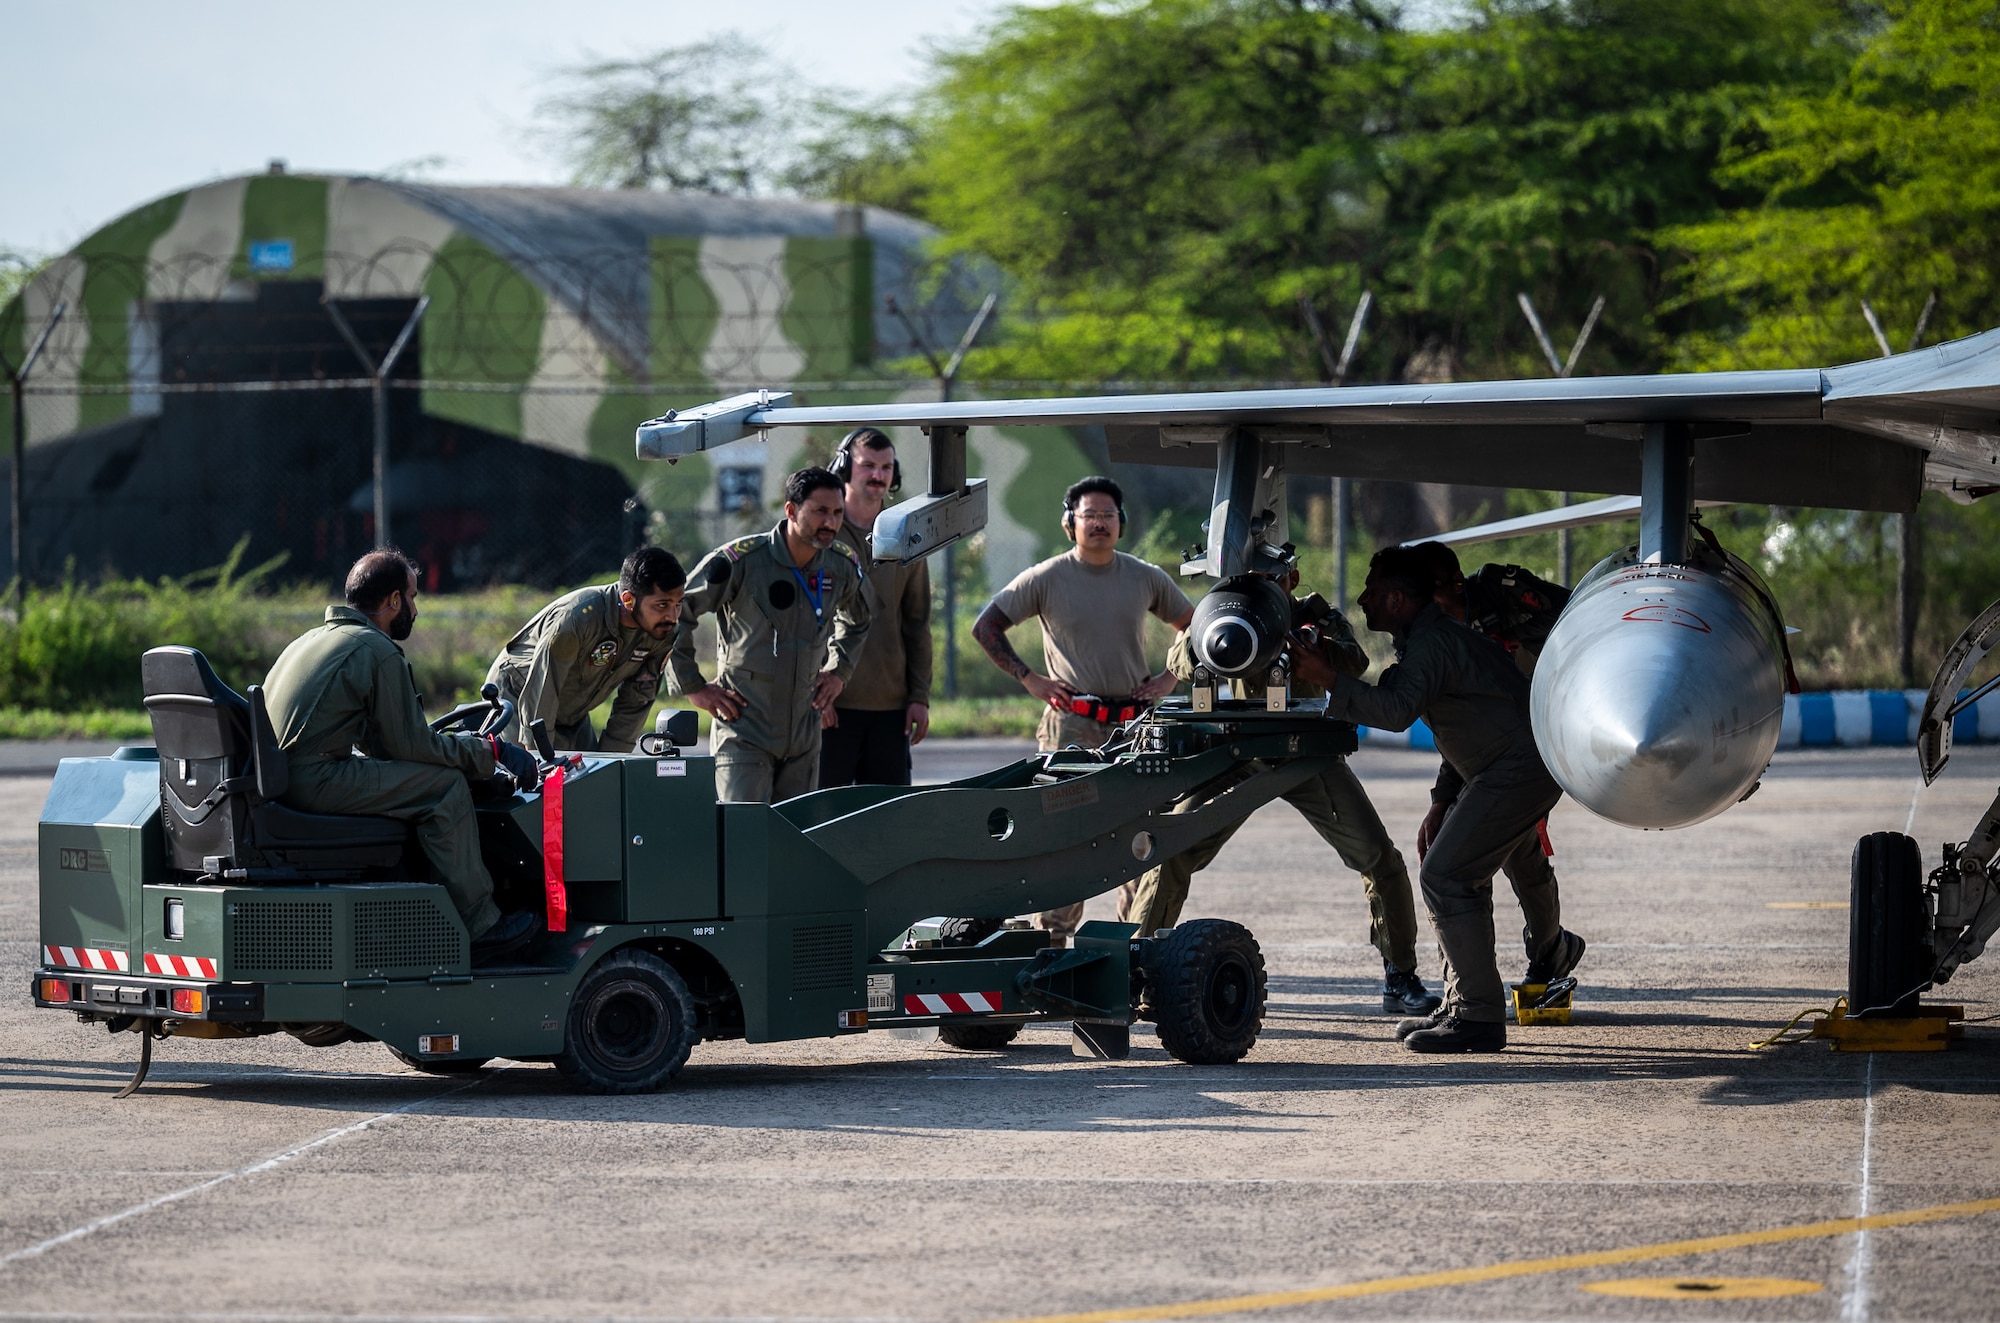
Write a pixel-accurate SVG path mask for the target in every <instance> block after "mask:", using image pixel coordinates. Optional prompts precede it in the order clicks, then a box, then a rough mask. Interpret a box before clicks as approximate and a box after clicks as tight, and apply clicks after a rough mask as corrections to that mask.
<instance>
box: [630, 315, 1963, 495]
mask: <svg viewBox="0 0 2000 1323" xmlns="http://www.w3.org/2000/svg"><path fill="white" fill-rule="evenodd" d="M1655 422H1676V423H1686V424H1689V425H1690V427H1691V428H1692V432H1693V437H1694V455H1695V458H1694V470H1693V475H1692V480H1693V493H1692V494H1693V496H1694V497H1695V498H1696V499H1697V500H1702V501H1745V502H1754V503H1759V504H1785V505H1815V506H1830V507H1840V508H1847V509H1858V510H1908V509H1912V508H1914V507H1915V504H1916V500H1917V497H1918V496H1919V495H1920V494H1921V492H1922V490H1923V489H1924V488H1925V487H1926V486H1929V487H1934V488H1941V489H1944V490H1947V491H1952V492H1955V493H1958V494H1960V495H1961V497H1962V498H1963V499H1970V498H1971V497H1973V496H1979V495H1984V494H1986V492H1987V491H1990V490H1993V489H1995V488H2000V330H1994V331H1986V332H1982V333H1981V334H1979V335H1975V336H1971V337H1968V338H1966V339H1963V340H1956V341H1952V342H1950V343H1947V344H1942V345H1936V346H1933V347H1931V348H1928V349H1921V350H1917V351H1916V352H1914V353H1908V354H1898V355H1896V356H1894V357H1892V358H1885V359H1878V360H1873V361H1870V362H1865V363H1855V364H1849V365H1847V366H1843V367H1833V368H1796V369H1779V370H1772V371H1760V372H1711V373H1685V374H1678V375H1662V376H1629V377H1584V378H1570V379H1567V380H1562V379H1545V380H1530V381H1474V382H1452V383H1447V384H1443V385H1401V386H1349V387H1344V388H1340V387H1317V388H1308V389H1297V390H1256V391H1189V392H1180V393H1174V394H1159V395H1091V396H1076V397H1069V398H1053V399H1024V400H962V401H956V402H951V403H914V404H863V405H840V406H828V407H798V406H793V405H792V404H791V398H790V396H788V395H783V394H779V393H773V392H768V391H760V392H756V393H754V394H750V395H742V396H737V397H735V398H734V399H730V400H724V401H721V402H719V403H717V404H712V405H706V406H703V407H702V408H700V409H691V410H687V411H685V412H682V413H678V414H673V415H669V416H667V417H664V418H659V419H655V420H653V421H652V422H649V423H647V424H644V425H643V426H641V427H640V429H639V432H638V448H639V454H640V456H641V457H642V458H670V457H673V456H678V455H684V454H693V453H696V452H698V451H701V450H708V449H713V448H714V447H715V446H718V445H723V444H727V443H728V442H729V441H733V440H735V439H737V438H738V437H740V436H743V435H746V434H748V433H749V432H752V431H758V430H762V429H764V428H770V427H790V426H837V427H852V426H856V425H858V424H862V423H872V424H876V425H878V426H896V425H904V426H925V427H931V426H945V427H977V426H1015V427H1020V426H1038V425H1056V426H1070V427H1078V426H1100V427H1103V428H1104V429H1105V434H1106V439H1107V441H1108V442H1109V445H1110V450H1111V455H1112V457H1113V458H1114V459H1117V460H1119V461H1121V462H1124V463H1142V464H1177V465H1186V466H1190V467H1201V468H1210V467H1213V465H1214V464H1215V459H1216V451H1215V449H1214V447H1215V445H1216V443H1217V442H1219V441H1220V440H1221V439H1222V437H1223V436H1224V434H1225V433H1226V432H1227V431H1228V430H1229V429H1231V428H1242V429H1246V430H1248V431H1251V432H1253V433H1255V434H1256V435H1258V436H1259V437H1261V438H1262V439H1263V440H1265V441H1272V442H1284V443H1294V444H1296V446H1297V450H1296V451H1290V450H1288V452H1287V456H1286V471H1287V472H1288V473H1291V474H1326V475H1331V476H1341V477H1353V478H1379V479H1394V480H1401V481H1414V482H1454V483H1467V484H1473V485H1484V486H1498V487H1538V488H1557V489H1562V488H1566V489H1569V490H1572V491H1596V492H1619V493H1636V492H1637V491H1638V490H1639V467H1640V436H1641V428H1642V427H1643V425H1644V424H1647V423H1655Z"/></svg>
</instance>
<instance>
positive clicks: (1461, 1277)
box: [1006, 1199, 2000, 1323]
mask: <svg viewBox="0 0 2000 1323" xmlns="http://www.w3.org/2000/svg"><path fill="white" fill-rule="evenodd" d="M1983 1213H2000V1199H1975V1200H1971V1201H1969V1202H1967V1203H1959V1204H1937V1205H1934V1206H1933V1207H1930V1208H1912V1209H1907V1210H1905V1211H1904V1212H1900V1213H1877V1214H1874V1215H1872V1216H1869V1217H1839V1218H1835V1219H1833V1220H1832V1221H1829V1222H1808V1223H1806V1224H1804V1225H1803V1226H1795V1227H1774V1228H1772V1229H1770V1230H1768V1231H1742V1232H1737V1233H1735V1234H1733V1235H1727V1236H1702V1237H1700V1238H1698V1239H1695V1240H1669V1241H1663V1242H1661V1243H1660V1244H1657V1245H1634V1246H1632V1247H1630V1248H1627V1249H1611V1250H1595V1251H1592V1252H1591V1253H1588V1254H1562V1255H1558V1256H1556V1257H1554V1258H1548V1259H1515V1260H1513V1261H1511V1262H1507V1263H1489V1264H1487V1265H1486V1266H1485V1267H1482V1268H1452V1269H1449V1270H1447V1271H1444V1272H1425V1273H1414V1274H1412V1275H1410V1276H1407V1277H1377V1278H1375V1279H1374V1280H1373V1281H1366V1282H1345V1283H1342V1284H1341V1285H1339V1286H1313V1287H1307V1288H1305V1289H1304V1290H1298V1291H1265V1292H1261V1293H1259V1294H1256V1295H1230V1296H1220V1297H1217V1298H1215V1299H1210V1300H1182V1301H1177V1302H1174V1303H1171V1304H1161V1305H1135V1306H1133V1307H1132V1308H1129V1309H1093V1310H1088V1311H1086V1312H1083V1313H1077V1314H1041V1315H1037V1316H1034V1317H1031V1318H1019V1319H1010V1320H1006V1323H1133V1321H1135V1320H1146V1319H1162V1318H1200V1317H1202V1316H1204V1315H1209V1314H1247V1313H1252V1312H1254V1311H1256V1310H1261V1309H1287V1308H1290V1307H1291V1306H1293V1305H1311V1304H1319V1303H1321V1302H1323V1301H1327V1300H1359V1299H1363V1298H1365V1297H1368V1296H1376V1295H1395V1294H1398V1293H1400V1292H1404V1291H1428V1290H1432V1289H1435V1288H1437V1287H1440V1286H1477V1285H1479V1284H1480V1283H1483V1282H1501V1281H1507V1280H1508V1279H1510V1278H1515V1277H1536V1276H1540V1275H1542V1274H1545V1273H1553V1272H1573V1271H1575V1270H1576V1269H1578V1268H1608V1267H1612V1266H1614V1265H1616V1264H1621V1263H1643V1262H1645V1261H1646V1260H1648V1259H1673V1258H1679V1257H1681V1256H1682V1255H1685V1254H1713V1253H1715V1252H1717V1251H1718V1250H1734V1249H1752V1248H1755V1247H1756V1246H1759V1245H1783V1244H1787V1243H1789V1242H1791V1241H1795V1240H1820V1239H1824V1238H1826V1237H1830V1236H1846V1235H1851V1234H1853V1233H1854V1232H1856V1231H1879V1230H1882V1229H1884V1228H1888V1227H1907V1226H1917V1225H1919V1224H1921V1223H1925V1222H1949V1221H1952V1220H1953V1219H1956V1218H1962V1217H1978V1216H1980V1215H1981V1214H1983Z"/></svg>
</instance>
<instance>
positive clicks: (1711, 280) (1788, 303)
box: [1661, 0, 2000, 368]
mask: <svg viewBox="0 0 2000 1323" xmlns="http://www.w3.org/2000/svg"><path fill="white" fill-rule="evenodd" d="M1886 15H1887V20H1888V21H1887V22H1886V23H1885V24H1883V25H1882V26H1881V27H1880V29H1879V31H1877V32H1876V33H1875V34H1874V36H1873V38H1872V39H1871V40H1869V41H1868V42H1867V43H1866V45H1865V47H1864V48H1863V49H1861V50H1860V52H1859V53H1858V55H1857V56H1856V58H1854V59H1853V60H1852V62H1851V64H1850V66H1849V68H1848V69H1847V70H1845V71H1844V73H1843V75H1842V77H1841V78H1840V79H1839V80H1838V82H1837V84H1836V85H1835V86H1834V87H1832V88H1830V89H1827V90H1825V91H1821V92H1817V93H1812V94H1800V95H1794V96H1790V97H1786V98H1782V99H1779V100H1777V101H1775V102H1774V103H1772V104H1770V105H1767V106H1764V107H1761V108H1759V109H1758V110H1757V111H1756V113H1755V114H1754V115H1753V117H1752V120H1751V124H1750V126H1749V128H1750V131H1749V132H1748V133H1746V134H1745V136H1744V137H1743V138H1742V140H1741V141H1740V142H1739V143H1738V144H1737V145H1736V146H1735V148H1734V150H1733V151H1732V152H1731V153H1730V154H1729V156H1728V158H1727V160H1726V161H1725V162H1724V164H1723V168H1722V177H1723V179H1724V180H1725V181H1726V182H1727V183H1728V184H1729V185H1730V186H1732V187H1734V188H1738V189H1746V190H1749V191H1751V192H1752V194H1753V195H1754V196H1753V201H1752V202H1751V203H1750V204H1747V205H1743V206H1740V207H1737V208H1734V209H1732V210H1730V211H1729V212H1727V213H1726V214H1724V215H1721V216H1719V217H1716V218H1713V219H1711V220H1708V221H1706V222H1705V223H1698V224H1689V225H1682V226H1678V227H1673V228H1669V229H1667V230H1665V231H1664V232H1663V234H1662V235H1661V239H1662V241H1663V242H1664V243H1666V244H1668V245H1671V246H1673V247H1675V248H1678V249H1680V250H1682V251H1684V252H1685V253H1686V254H1687V255H1688V259H1689V260H1688V263H1687V265H1686V266H1685V267H1684V268H1683V270H1682V277H1681V280H1680V282H1679V285H1678V300H1679V303H1680V304H1681V305H1682V306H1686V307H1690V308H1696V309H1700V310H1703V311H1705V312H1706V313H1707V314H1708V316H1709V318H1710V319H1711V323H1712V325H1713V329H1712V330H1709V331H1708V332H1706V333H1702V334H1690V335H1687V336H1685V337H1684V338H1682V339H1681V341H1680V342H1679V343H1678V344H1677V345H1676V346H1675V352H1674V356H1673V361H1674V364H1675V365H1676V366H1679V367H1687V368H1735V367H1779V366H1783V367H1793V366H1803V365H1819V364H1824V363H1830V362H1840V361H1843V360H1850V359H1858V358H1869V357H1873V356H1875V355H1876V354H1877V353H1879V352H1880V350H1879V348H1878V346H1877V345H1876V343H1875V339H1874V336H1873V334H1872V333H1871V332H1870V331H1869V329H1868V327H1867V324H1866V322H1865V321H1864V320H1863V317H1862V314H1861V308H1860V300H1862V299H1864V298H1865V299H1868V300H1869V301H1870V303H1871V304H1872V306H1873V307H1874V308H1875V309H1876V311H1877V312H1878V313H1879V314H1880V316H1881V319H1882V320H1883V321H1884V322H1885V323H1886V325H1887V327H1888V328H1889V330H1890V333H1891V335H1892V336H1893V338H1894V340H1896V341H1902V340H1903V338H1904V337H1905V336H1906V335H1907V334H1908V333H1909V332H1910V330H1911V329H1913V328H1914V326H1915V324H1916V322H1917V320H1918V317H1919V315H1920V312H1921V310H1922V308H1923V307H1924V305H1925V304H1926V302H1927V301H1928V300H1929V299H1930V298H1931V296H1932V295H1933V294H1935V296H1936V299H1937V303H1936V307H1935V310H1934V312H1933V314H1932V317H1931V319H1930V322H1929V338H1930V339H1932V340H1936V339H1940V338H1948V337H1951V336H1956V335H1962V334H1967V333H1969V332H1972V331H1978V330H1984V329H1986V328H1987V327H1990V326H1992V325H1993V324H1994V322H1995V320H1996V316H2000V117H1996V116H1995V114H1994V110H1993V108H1994V106H1995V105H1996V104H2000V3H1996V0H1892V2H1891V3H1889V4H1888V5H1887V6H1886ZM1894 347H1895V348H1897V349H1901V348H1903V347H1904V344H1903V343H1895V344H1894Z"/></svg>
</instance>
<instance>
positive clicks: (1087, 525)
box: [972, 476, 1194, 937]
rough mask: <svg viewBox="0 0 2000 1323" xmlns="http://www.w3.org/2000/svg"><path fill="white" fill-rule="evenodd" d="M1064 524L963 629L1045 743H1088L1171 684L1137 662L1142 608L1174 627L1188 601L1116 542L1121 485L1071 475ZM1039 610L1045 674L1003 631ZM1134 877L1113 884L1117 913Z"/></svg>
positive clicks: (1058, 919) (1051, 925)
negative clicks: (1061, 548)
mask: <svg viewBox="0 0 2000 1323" xmlns="http://www.w3.org/2000/svg"><path fill="white" fill-rule="evenodd" d="M1062 526H1063V532H1064V533H1065V534H1067V535H1068V537H1069V539H1070V541H1071V542H1072V543H1073V544H1074V545H1073V546H1072V547H1071V548H1070V549H1069V550H1068V551H1066V552H1064V553H1063V554H1062V555H1060V556H1056V557H1053V558H1052V559H1049V560H1045V561H1043V562H1042V563H1041V564H1039V565H1033V566H1030V567H1029V568H1027V569H1025V570H1023V571H1021V573H1019V574H1018V575H1016V576H1014V581H1013V582H1012V583H1010V584H1008V585H1007V586H1006V587H1005V588H1002V589H1001V590H1000V591H999V592H998V593H996V594H994V597H993V600H992V601H991V602H990V603H988V604H987V607H986V609H985V610H984V611H982V612H980V614H979V619H978V620H976V621H974V622H973V625H972V636H973V637H974V638H976V639H978V640H979V646H981V647H982V648H984V649H986V655H987V656H989V657H991V658H992V659H993V664H994V665H995V666H998V667H999V668H1000V669H1001V670H1003V671H1005V672H1007V674H1009V675H1011V676H1013V677H1014V678H1015V679H1017V680H1019V681H1020V682H1021V687H1022V688H1023V689H1026V690H1027V691H1028V692H1029V693H1031V694H1033V695H1034V696H1035V697H1036V698H1039V699H1040V700H1041V701H1042V702H1043V703H1044V704H1046V705H1047V709H1048V710H1047V711H1045V712H1043V713H1042V720H1041V725H1040V727H1039V728H1038V729H1037V731H1036V735H1037V738H1038V741H1039V743H1040V745H1041V747H1042V749H1043V750H1044V751H1047V750H1051V749H1063V748H1068V747H1069V746H1070V745H1072V744H1079V745H1082V746H1084V747H1085V748H1091V749H1094V748H1096V747H1098V746H1099V745H1101V744H1103V743H1104V742H1105V740H1107V739H1109V738H1110V737H1111V732H1112V731H1113V730H1114V729H1116V728H1117V727H1118V725H1119V724H1120V723H1121V722H1124V721H1127V720H1130V719H1131V718H1132V717H1134V716H1136V715H1137V714H1138V712H1139V709H1141V708H1143V707H1144V706H1145V705H1146V704H1148V703H1151V702H1153V701H1154V700H1155V699H1158V698H1160V697H1162V696H1163V695H1165V694H1167V693H1168V692H1170V691H1171V690H1172V689H1173V687H1174V677H1173V675H1172V673H1170V672H1168V671H1167V670H1165V669H1162V670H1160V671H1159V672H1158V673H1157V674H1156V673H1155V672H1154V671H1153V669H1152V667H1151V665H1149V664H1148V662H1147V660H1146V616H1147V615H1148V614H1151V615H1154V616H1157V617H1159V618H1160V619H1161V620H1164V621H1166V622H1167V624H1169V625H1171V626H1172V627H1173V628H1174V629H1176V630H1184V629H1186V628H1187V627H1188V622H1189V621H1191V620H1193V619H1194V605H1193V604H1192V603H1190V602H1189V601H1188V599H1187V596H1186V594H1184V593H1182V592H1181V589H1180V585H1179V584H1177V583H1175V582H1174V581H1173V578H1172V577H1171V576H1170V575H1168V574H1167V572H1166V571H1165V570H1163V569H1161V568H1160V567H1159V566H1157V565H1152V564H1148V563H1147V562H1146V561H1143V560H1140V559H1139V558H1138V557H1136V556H1128V555H1126V554H1125V553H1123V552H1121V551H1119V550H1118V538H1119V536H1120V535H1121V534H1122V533H1123V532H1124V530H1125V493H1124V491H1123V490H1121V489H1120V488H1119V486H1118V484H1117V483H1115V482H1113V481H1112V480H1111V479H1109V478H1105V477H1095V476H1094V477H1089V478H1085V479H1083V480H1082V481H1080V482H1077V483H1073V484H1071V486H1070V489H1069V490H1068V491H1067V492H1065V493H1063V514H1062ZM1030 616H1040V617H1041V618H1042V647H1043V655H1044V657H1045V658H1046V659H1047V665H1048V668H1049V673H1048V674H1047V675H1041V674H1039V673H1037V672H1036V671H1035V670H1034V668H1032V667H1030V666H1029V665H1028V664H1027V663H1026V662H1025V661H1022V660H1021V657H1020V654H1019V653H1017V652H1015V651H1014V647H1013V645H1012V644H1011V643H1009V642H1008V641H1007V631H1008V630H1009V629H1012V628H1013V627H1014V626H1015V625H1017V624H1019V623H1020V622H1021V621H1024V620H1026V619H1028V618H1029V617H1030ZM1132 894H1133V885H1132V884H1131V883H1129V882H1128V883H1126V884H1125V887H1124V888H1123V889H1122V890H1121V891H1120V892H1119V898H1118V900H1119V904H1118V909H1119V916H1120V917H1121V918H1122V917H1124V914H1125V912H1126V910H1127V909H1129V907H1130V905H1131V899H1132ZM1034 921H1035V926H1036V927H1038V928H1045V929H1047V930H1048V931H1050V932H1052V933H1056V934H1059V935H1061V936H1064V937H1067V936H1069V935H1070V934H1072V933H1074V932H1075V931H1076V928H1077V925H1078V924H1079V923H1081V922H1082V921H1083V905H1082V904H1081V903H1078V904H1075V905H1067V906H1064V907H1063V908H1062V909H1059V910H1048V911H1045V912H1044V913H1042V914H1040V915H1037V916H1035V920H1034Z"/></svg>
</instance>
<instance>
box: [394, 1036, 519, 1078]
mask: <svg viewBox="0 0 2000 1323" xmlns="http://www.w3.org/2000/svg"><path fill="white" fill-rule="evenodd" d="M383 1046H384V1047H388V1046H389V1045H388V1044H387V1043H384V1044H383ZM389 1055H390V1056H392V1057H394V1058H396V1060H398V1061H400V1062H402V1063H403V1064H404V1065H406V1066H408V1067H409V1068H410V1069H411V1070H421V1071H422V1072H424V1074H426V1075H477V1074H478V1073H479V1072H480V1071H482V1070H484V1069H486V1063H487V1062H489V1061H491V1060H492V1059H493V1058H491V1057H452V1058H448V1059H446V1060H442V1061H432V1060H426V1059H424V1058H423V1057H415V1056H411V1055H410V1054H409V1053H408V1052H405V1051H404V1050H403V1049H402V1048H400V1047H390V1048H389Z"/></svg>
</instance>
